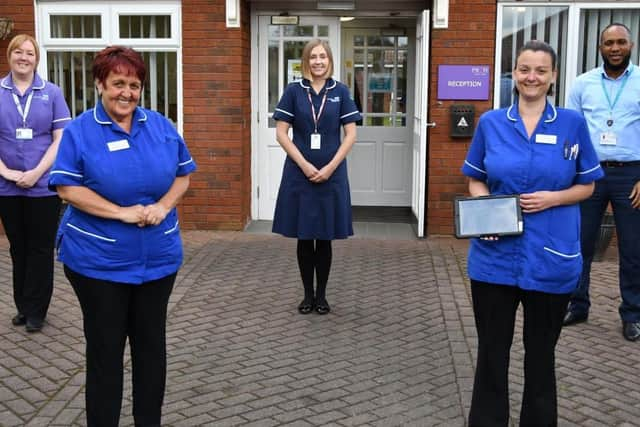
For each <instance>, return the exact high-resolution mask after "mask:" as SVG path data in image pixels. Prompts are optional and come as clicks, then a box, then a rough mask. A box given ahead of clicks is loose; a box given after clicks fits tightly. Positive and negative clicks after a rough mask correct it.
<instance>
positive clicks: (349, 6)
mask: <svg viewBox="0 0 640 427" xmlns="http://www.w3.org/2000/svg"><path fill="white" fill-rule="evenodd" d="M317 9H318V10H355V9H356V2H355V1H330V0H327V1H319V2H318V4H317Z"/></svg>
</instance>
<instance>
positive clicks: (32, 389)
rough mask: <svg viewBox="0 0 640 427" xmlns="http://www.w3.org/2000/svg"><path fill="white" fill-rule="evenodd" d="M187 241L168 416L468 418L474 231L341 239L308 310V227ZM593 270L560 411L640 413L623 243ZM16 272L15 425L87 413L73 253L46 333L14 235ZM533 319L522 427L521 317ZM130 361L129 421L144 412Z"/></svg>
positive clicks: (0, 373) (9, 386)
mask: <svg viewBox="0 0 640 427" xmlns="http://www.w3.org/2000/svg"><path fill="white" fill-rule="evenodd" d="M370 235H373V234H370ZM183 240H184V246H185V263H184V266H183V267H182V269H181V270H180V273H179V275H178V280H177V282H176V286H175V290H174V292H173V294H172V296H171V299H170V307H169V317H168V325H167V334H168V337H167V339H168V344H167V346H168V375H167V391H166V396H165V405H164V415H163V423H164V425H167V426H179V427H182V426H209V425H210V426H264V427H269V426H301V427H302V426H339V427H346V426H380V427H382V426H464V425H465V420H466V417H467V414H468V410H469V402H470V397H471V389H472V386H473V370H474V364H475V361H474V357H475V350H476V348H477V343H476V336H475V328H474V323H473V313H472V308H471V302H470V293H469V284H468V278H467V276H466V268H465V265H466V242H465V241H459V240H455V239H452V238H448V237H430V238H427V239H423V240H416V239H402V240H401V239H394V238H393V235H392V234H384V236H382V237H380V238H352V239H348V240H344V241H335V242H334V246H333V267H332V271H331V277H330V279H329V285H328V300H329V302H330V303H331V306H332V312H331V313H330V314H329V315H327V316H319V315H316V314H310V315H306V316H303V315H300V314H298V312H297V310H296V307H297V304H298V303H299V300H300V299H301V297H302V289H301V285H300V283H299V277H298V267H297V264H296V259H295V240H292V239H285V238H282V237H278V236H274V235H272V234H270V233H259V234H255V233H242V232H204V231H191V232H185V233H184V234H183ZM592 277H593V279H592V287H593V290H592V298H593V307H592V312H591V315H590V317H589V321H588V322H587V323H586V324H582V325H577V326H572V327H569V328H566V329H565V330H564V331H563V332H562V335H561V338H560V342H559V344H558V348H557V356H556V359H557V367H558V368H557V377H558V398H559V425H560V426H590V425H594V426H596V425H598V426H634V425H640V421H638V420H640V404H639V403H638V402H640V378H639V376H638V375H637V367H638V366H640V351H639V350H640V343H630V342H627V341H625V340H624V339H623V337H622V334H621V325H620V320H619V318H618V314H617V306H618V304H619V288H618V284H617V255H616V254H615V252H608V253H607V255H606V256H605V257H604V260H603V261H602V262H598V263H594V271H593V275H592ZM0 282H2V283H3V284H4V285H3V286H0V426H7V427H9V426H25V425H26V426H84V425H85V420H84V375H85V372H84V338H83V334H82V318H81V311H80V307H79V305H78V303H77V300H76V297H75V295H74V294H73V291H72V289H71V287H70V286H69V284H68V283H67V281H66V279H65V278H64V275H63V273H62V269H61V268H60V265H57V266H56V286H55V291H54V295H53V300H52V305H51V309H50V313H49V316H48V319H47V323H46V325H45V328H44V329H43V331H42V332H41V333H37V334H27V333H26V332H25V331H24V328H20V327H14V326H12V325H11V317H12V316H13V315H14V314H15V313H14V308H13V299H12V295H11V285H10V284H11V265H10V260H9V255H8V244H7V242H6V239H4V237H0ZM517 327H518V332H517V336H516V338H515V339H514V345H513V349H512V366H511V370H510V380H511V402H512V410H511V415H512V423H513V425H517V424H518V412H519V405H520V399H521V397H522V360H523V349H522V344H521V337H520V329H521V327H522V320H521V318H519V319H518V322H517ZM126 366H127V372H126V378H125V392H124V394H125V399H124V402H123V415H122V420H121V425H123V426H129V425H132V424H133V420H132V417H131V385H130V365H129V364H128V363H127V365H126Z"/></svg>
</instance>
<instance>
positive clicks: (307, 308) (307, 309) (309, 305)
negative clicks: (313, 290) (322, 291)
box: [298, 298, 315, 314]
mask: <svg viewBox="0 0 640 427" xmlns="http://www.w3.org/2000/svg"><path fill="white" fill-rule="evenodd" d="M314 308H315V306H314V304H313V301H309V300H307V299H306V298H305V299H303V300H302V302H301V303H300V305H298V311H299V312H300V314H309V313H311V312H312V311H313V309H314Z"/></svg>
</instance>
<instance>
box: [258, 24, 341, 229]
mask: <svg viewBox="0 0 640 427" xmlns="http://www.w3.org/2000/svg"><path fill="white" fill-rule="evenodd" d="M258 28H259V30H258V31H259V35H258V79H257V88H258V106H257V121H258V123H257V127H256V128H257V132H256V134H257V143H256V147H257V158H255V162H256V163H255V166H256V167H255V168H254V170H256V173H257V177H258V182H257V186H256V187H255V193H254V197H255V198H257V203H256V204H255V206H257V215H254V218H256V217H257V219H263V220H271V219H273V211H274V209H275V203H276V198H277V196H278V188H279V187H280V179H281V177H282V167H283V165H284V159H285V158H286V154H285V152H284V150H283V149H282V147H280V145H279V144H278V142H277V141H276V129H275V127H276V125H275V121H274V120H273V119H272V116H273V111H274V109H275V107H276V105H277V104H278V101H279V100H280V96H281V95H282V92H283V90H284V88H285V87H286V86H287V84H288V83H289V82H291V81H292V80H293V79H298V78H299V77H300V75H299V71H300V68H299V67H300V58H301V56H302V49H303V48H304V45H305V44H306V43H307V42H308V41H309V40H311V39H314V38H320V39H324V40H328V41H329V45H330V46H331V50H332V52H333V61H334V78H336V79H339V70H340V41H339V40H340V39H339V37H338V34H339V19H338V18H337V17H300V22H299V24H298V25H271V21H270V17H269V16H260V17H258Z"/></svg>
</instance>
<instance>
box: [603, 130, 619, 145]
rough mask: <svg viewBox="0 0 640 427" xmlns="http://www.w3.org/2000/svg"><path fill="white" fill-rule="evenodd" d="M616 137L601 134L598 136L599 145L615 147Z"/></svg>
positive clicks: (605, 133) (604, 133)
mask: <svg viewBox="0 0 640 427" xmlns="http://www.w3.org/2000/svg"><path fill="white" fill-rule="evenodd" d="M617 143H618V137H617V136H616V134H615V133H613V132H602V133H601V134H600V145H616V144H617Z"/></svg>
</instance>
